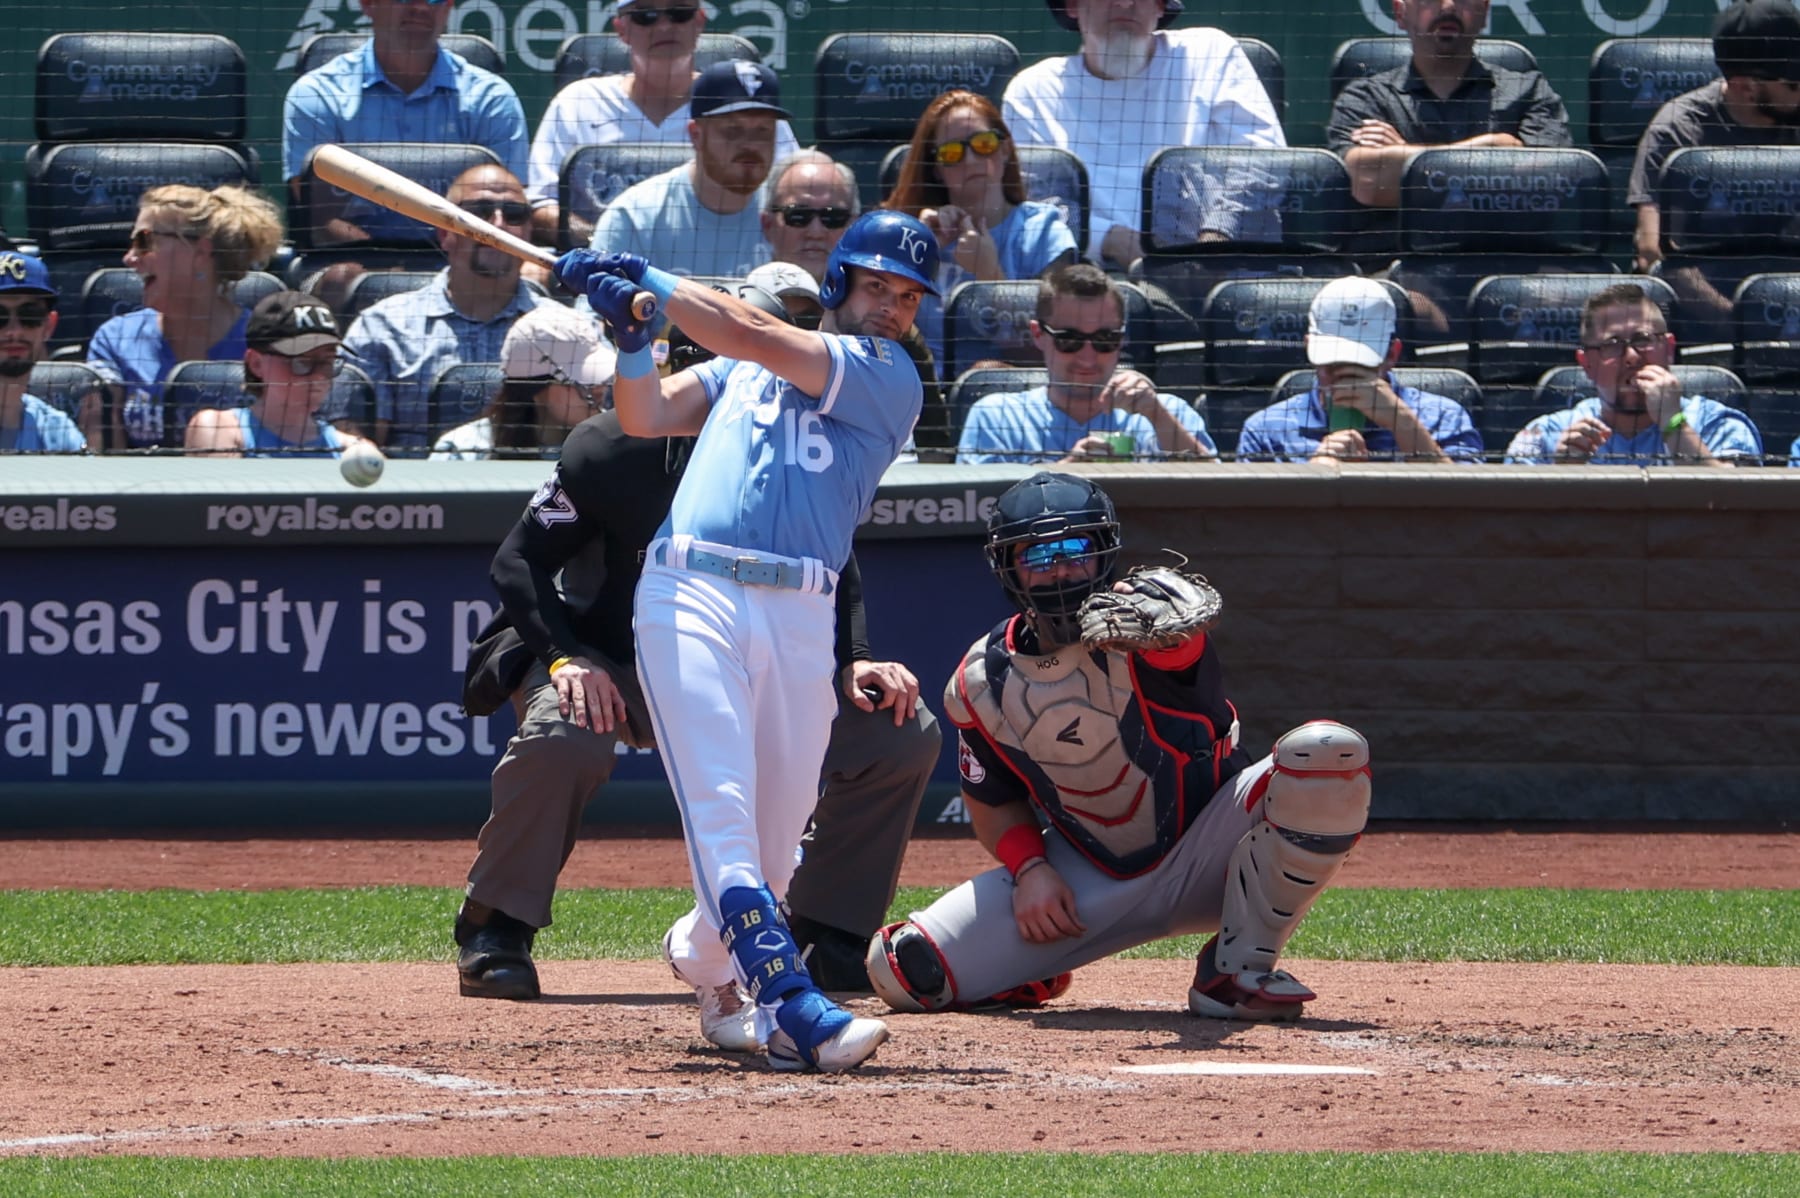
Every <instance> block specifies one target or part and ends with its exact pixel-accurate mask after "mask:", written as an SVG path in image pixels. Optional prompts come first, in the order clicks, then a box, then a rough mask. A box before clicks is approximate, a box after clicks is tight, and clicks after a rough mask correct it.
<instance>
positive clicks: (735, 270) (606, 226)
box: [588, 165, 769, 279]
mask: <svg viewBox="0 0 1800 1198" xmlns="http://www.w3.org/2000/svg"><path fill="white" fill-rule="evenodd" d="M767 187H768V184H766V183H765V184H764V185H763V187H762V188H760V189H758V191H757V192H756V194H755V195H754V196H752V197H751V198H750V201H749V202H748V203H746V204H745V205H744V206H743V208H742V209H740V210H739V211H737V212H731V213H718V212H714V211H713V210H712V209H710V208H708V207H706V206H705V205H704V204H702V203H701V202H700V197H699V196H697V195H695V194H694V179H693V175H692V174H691V172H690V168H689V166H688V165H683V166H678V167H676V168H675V169H674V170H671V171H664V172H663V173H662V174H660V175H652V176H650V178H648V179H645V180H644V181H643V182H642V183H638V184H634V185H633V186H631V187H628V188H626V189H625V190H624V192H622V193H621V194H620V196H619V198H618V199H616V200H614V201H613V202H612V203H611V204H608V205H607V206H606V211H605V212H602V213H601V214H600V218H599V219H598V220H596V221H595V222H594V236H593V239H592V240H591V241H590V242H589V243H588V244H589V245H590V247H591V248H593V249H596V250H599V251H600V252H601V253H603V254H606V253H611V252H613V251H614V250H628V251H630V252H631V253H633V254H642V255H643V256H644V257H646V258H648V259H650V261H652V262H654V263H656V265H657V266H659V267H660V268H662V269H663V270H666V271H668V272H669V273H670V274H673V275H690V276H691V275H713V276H716V277H719V278H733V279H741V278H743V277H744V276H745V275H747V274H749V273H750V272H751V271H753V270H755V269H756V268H757V267H759V266H761V265H762V264H763V263H764V262H767V261H768V260H769V243H768V242H766V241H764V240H763V235H762V210H763V199H764V196H765V194H766V191H767Z"/></svg>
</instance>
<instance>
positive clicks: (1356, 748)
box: [1216, 720, 1369, 1002]
mask: <svg viewBox="0 0 1800 1198" xmlns="http://www.w3.org/2000/svg"><path fill="white" fill-rule="evenodd" d="M1260 802H1261V803H1262V819H1261V821H1260V822H1258V823H1257V824H1256V826H1255V827H1253V828H1251V829H1250V831H1249V832H1247V833H1245V834H1244V838H1243V839H1242V840H1241V841H1239V842H1238V846H1237V848H1236V849H1235V850H1233V852H1232V854H1231V864H1230V867H1229V868H1228V870H1227V872H1226V881H1225V901H1224V905H1223V907H1222V909H1221V912H1220V919H1219V936H1218V947H1217V950H1216V959H1217V966H1218V970H1219V972H1220V973H1223V974H1239V975H1242V974H1249V975H1251V979H1252V982H1251V984H1245V983H1244V981H1243V979H1242V978H1240V979H1239V984H1240V985H1244V988H1245V989H1246V990H1249V991H1251V992H1253V993H1258V992H1262V991H1263V990H1264V988H1263V987H1259V986H1257V985H1255V984H1254V978H1255V977H1256V976H1258V975H1264V974H1272V973H1273V972H1274V970H1275V959H1276V958H1277V957H1278V956H1280V955H1281V949H1282V946H1283V945H1285V944H1286V943H1287V942H1288V938H1289V937H1290V936H1292V935H1293V934H1294V928H1295V927H1296V926H1297V925H1298V924H1299V923H1300V919H1301V917H1302V916H1304V915H1305V914H1306V910H1307V908H1308V907H1310V906H1312V903H1313V900H1314V899H1316V898H1318V897H1319V892H1320V891H1321V890H1323V889H1324V888H1325V884H1326V883H1327V882H1329V881H1330V880H1331V878H1332V875H1334V874H1336V873H1337V870H1338V866H1339V865H1341V864H1343V861H1344V857H1345V856H1346V855H1347V854H1348V853H1349V852H1350V847H1351V846H1352V845H1354V844H1355V843H1356V839H1357V837H1358V836H1360V835H1361V834H1362V830H1363V826H1364V825H1365V824H1367V823H1368V821H1369V742H1368V741H1366V740H1364V739H1363V738H1362V734H1361V733H1359V732H1357V731H1356V730H1355V729H1353V728H1348V727H1346V726H1344V725H1343V724H1339V723H1336V722H1335V721H1332V720H1314V721H1312V722H1311V723H1307V724H1302V725H1300V726H1299V727H1298V728H1295V729H1293V730H1292V731H1289V732H1287V733H1284V734H1283V735H1282V736H1281V738H1280V739H1279V740H1277V741H1276V742H1275V767H1274V770H1273V771H1272V772H1271V773H1270V774H1269V778H1268V786H1267V789H1266V790H1265V791H1264V792H1263V795H1262V798H1261V800H1260ZM1291 980H1292V979H1289V981H1291ZM1267 989H1268V993H1267V995H1266V997H1267V998H1269V999H1270V1000H1272V1001H1275V1002H1281V1001H1283V996H1282V992H1283V991H1287V992H1288V994H1289V995H1290V996H1289V997H1288V998H1287V999H1286V1001H1288V1002H1305V1001H1306V1000H1307V999H1309V998H1311V997H1312V993H1311V992H1310V991H1307V990H1306V988H1305V987H1303V986H1299V985H1298V983H1295V984H1294V986H1293V987H1291V988H1290V987H1286V986H1275V985H1271V986H1270V987H1268V988H1267ZM1302 994H1304V997H1300V995H1302Z"/></svg>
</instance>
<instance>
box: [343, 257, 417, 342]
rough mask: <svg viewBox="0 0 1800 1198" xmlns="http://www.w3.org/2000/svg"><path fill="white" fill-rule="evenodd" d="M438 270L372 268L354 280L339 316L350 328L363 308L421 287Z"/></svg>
mask: <svg viewBox="0 0 1800 1198" xmlns="http://www.w3.org/2000/svg"><path fill="white" fill-rule="evenodd" d="M437 274H438V272H437V271H435V270H371V271H365V272H364V273H362V274H360V275H357V276H356V281H355V282H353V283H351V284H350V294H349V298H348V299H346V300H345V302H344V306H343V310H342V311H340V312H339V313H338V314H337V316H338V320H339V321H341V322H342V323H343V325H344V326H345V327H346V328H348V327H349V325H350V322H351V321H353V320H355V319H356V318H357V317H358V316H360V315H362V313H363V310H364V309H366V308H368V307H369V306H370V305H371V304H377V303H380V302H381V301H382V300H384V299H387V298H389V297H390V296H395V295H400V294H402V293H403V292H407V291H417V290H418V289H419V288H421V287H423V286H425V284H427V283H429V282H431V280H433V279H435V278H436V277H437Z"/></svg>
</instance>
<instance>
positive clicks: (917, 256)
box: [819, 208, 938, 308]
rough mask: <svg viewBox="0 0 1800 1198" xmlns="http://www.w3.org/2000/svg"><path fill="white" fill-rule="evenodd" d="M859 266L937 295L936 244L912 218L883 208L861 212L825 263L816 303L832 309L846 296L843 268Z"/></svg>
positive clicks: (846, 273) (847, 276)
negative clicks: (899, 278)
mask: <svg viewBox="0 0 1800 1198" xmlns="http://www.w3.org/2000/svg"><path fill="white" fill-rule="evenodd" d="M852 266H861V267H864V268H865V269H868V270H879V271H883V272H885V273H887V274H890V275H900V276H901V277H902V278H907V279H911V280H912V281H913V282H915V283H917V284H919V285H920V286H921V287H923V288H925V290H926V291H929V292H930V293H931V294H932V295H937V294H938V287H937V273H938V243H937V238H936V237H933V236H932V235H931V230H930V229H927V228H926V227H925V223H924V222H923V221H921V220H919V218H917V217H915V216H908V215H906V213H904V212H890V211H888V210H887V209H885V208H881V209H876V210H875V211H873V212H865V213H863V214H862V215H861V216H859V217H857V218H856V223H855V224H853V225H851V226H850V227H849V228H848V229H845V230H844V235H843V236H842V237H840V238H839V239H838V243H837V247H836V248H835V249H833V250H832V251H831V258H830V260H829V261H827V262H826V263H825V281H824V282H823V283H821V284H820V285H819V302H820V303H822V304H824V305H825V306H826V307H827V308H835V307H837V306H838V305H839V304H841V303H843V302H844V297H845V296H847V295H849V294H850V279H849V273H848V270H847V268H848V267H852Z"/></svg>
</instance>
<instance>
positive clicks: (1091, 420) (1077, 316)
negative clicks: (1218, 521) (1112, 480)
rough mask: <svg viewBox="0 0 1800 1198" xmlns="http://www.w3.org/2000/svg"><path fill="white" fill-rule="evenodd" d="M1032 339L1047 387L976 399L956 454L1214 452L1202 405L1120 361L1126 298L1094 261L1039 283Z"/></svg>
mask: <svg viewBox="0 0 1800 1198" xmlns="http://www.w3.org/2000/svg"><path fill="white" fill-rule="evenodd" d="M1031 340H1032V343H1033V344H1034V345H1036V346H1037V347H1038V351H1039V352H1040V353H1042V354H1043V355H1044V368H1045V373H1046V374H1047V375H1048V379H1047V380H1046V383H1045V385H1044V386H1042V387H1033V388H1032V389H1031V390H1029V391H1018V392H1009V393H1006V394H1002V395H989V396H986V397H984V398H983V399H981V400H979V401H977V402H976V404H975V406H974V407H973V408H971V409H969V414H968V416H967V417H966V418H965V419H964V421H963V429H962V435H961V438H960V439H959V440H958V442H957V446H956V460H957V461H958V462H967V463H972V464H975V465H986V464H989V463H994V462H1084V461H1108V460H1112V459H1115V458H1116V459H1120V460H1129V459H1132V458H1157V457H1168V456H1171V455H1175V456H1181V457H1198V458H1212V459H1215V460H1216V459H1217V457H1218V448H1217V447H1216V446H1215V445H1214V444H1213V440H1212V437H1210V436H1209V435H1207V432H1206V421H1205V420H1204V419H1203V418H1202V417H1201V415H1200V413H1198V412H1196V411H1194V409H1193V408H1192V407H1191V406H1190V405H1188V404H1187V403H1184V402H1183V401H1182V400H1181V399H1179V398H1177V397H1176V396H1173V395H1162V394H1159V393H1158V392H1157V390H1156V387H1155V385H1154V384H1152V383H1151V382H1150V380H1149V379H1147V378H1145V377H1144V376H1143V375H1141V374H1139V373H1138V372H1137V371H1135V370H1124V371H1121V370H1120V369H1119V353H1120V351H1121V350H1122V349H1123V348H1124V345H1125V300H1124V297H1123V296H1121V295H1120V294H1119V288H1118V286H1117V284H1115V283H1114V282H1113V281H1112V280H1111V279H1110V278H1108V277H1107V275H1106V273H1105V272H1104V271H1102V270H1100V269H1099V268H1098V267H1095V266H1088V265H1085V264H1077V265H1075V266H1068V267H1064V268H1063V269H1061V270H1057V271H1052V272H1051V274H1050V275H1049V277H1047V278H1045V279H1042V280H1040V281H1039V283H1038V298H1037V315H1036V317H1035V318H1034V319H1033V320H1032V322H1031Z"/></svg>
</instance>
